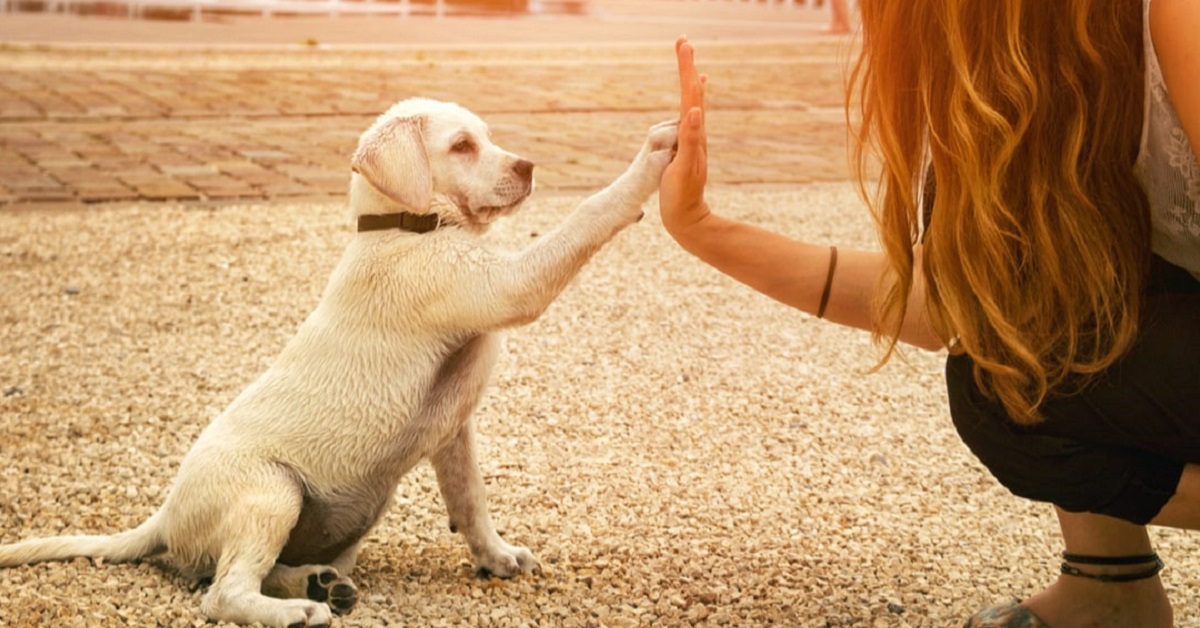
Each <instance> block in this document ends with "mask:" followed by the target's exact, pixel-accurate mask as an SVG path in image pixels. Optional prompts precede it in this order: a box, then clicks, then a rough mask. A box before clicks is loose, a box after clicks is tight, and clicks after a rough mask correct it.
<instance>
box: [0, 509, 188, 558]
mask: <svg viewBox="0 0 1200 628" xmlns="http://www.w3.org/2000/svg"><path fill="white" fill-rule="evenodd" d="M161 516H162V513H161V511H160V512H156V513H154V514H153V515H151V516H150V518H149V519H147V520H146V521H145V522H143V523H142V525H140V526H138V527H136V528H134V529H132V530H126V531H125V532H120V533H118V534H112V535H86V536H55V537H50V538H45V539H28V540H25V541H20V542H17V543H13V544H12V545H0V567H15V566H17V565H27V564H29V563H41V562H46V561H51V560H67V559H70V558H76V557H79V556H87V557H90V558H103V559H104V560H107V561H111V562H115V563H120V562H128V561H131V560H136V559H138V558H144V557H146V556H152V555H154V554H158V553H161V552H163V551H164V550H165V549H166V543H164V542H163V538H162V532H161V526H160V525H159V521H160V519H161Z"/></svg>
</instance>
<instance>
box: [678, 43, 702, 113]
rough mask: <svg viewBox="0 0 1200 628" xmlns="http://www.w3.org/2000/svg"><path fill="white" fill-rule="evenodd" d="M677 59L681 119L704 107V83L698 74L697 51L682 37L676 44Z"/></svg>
mask: <svg viewBox="0 0 1200 628" xmlns="http://www.w3.org/2000/svg"><path fill="white" fill-rule="evenodd" d="M675 57H676V60H677V62H678V64H679V119H680V120H683V119H684V116H686V115H687V112H688V111H689V110H691V109H692V108H694V107H701V108H703V107H704V81H703V79H702V78H701V77H700V76H699V75H698V74H697V73H696V49H695V48H694V47H693V46H692V44H691V43H690V42H689V41H688V40H687V37H680V38H679V39H678V40H676V42H675Z"/></svg>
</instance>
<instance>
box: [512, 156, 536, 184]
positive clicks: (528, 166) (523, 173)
mask: <svg viewBox="0 0 1200 628" xmlns="http://www.w3.org/2000/svg"><path fill="white" fill-rule="evenodd" d="M512 170H513V174H515V175H517V176H518V177H521V178H522V179H524V180H526V181H528V180H529V179H531V178H532V177H533V162H532V161H528V160H525V159H518V160H517V162H516V163H515V164H513V167H512Z"/></svg>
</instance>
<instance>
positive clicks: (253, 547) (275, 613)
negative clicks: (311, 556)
mask: <svg viewBox="0 0 1200 628" xmlns="http://www.w3.org/2000/svg"><path fill="white" fill-rule="evenodd" d="M271 475H274V474H271ZM257 480H258V481H256V482H255V483H254V484H253V485H249V486H245V487H242V488H243V489H244V490H243V491H242V492H240V493H239V494H238V495H237V497H236V498H235V499H234V500H233V501H232V503H230V504H228V507H227V509H226V512H228V513H229V515H228V516H227V517H226V518H225V519H224V520H222V522H221V527H222V530H221V534H222V537H223V542H222V545H221V555H220V557H219V558H218V559H217V569H216V575H215V576H214V577H213V583H212V586H211V587H209V589H208V592H207V593H205V595H204V599H203V601H202V602H201V610H202V611H203V612H204V614H205V615H207V616H208V617H209V618H210V619H214V620H217V621H229V622H233V623H237V624H253V623H255V622H258V623H260V624H262V625H263V626H269V627H272V628H304V627H315V626H328V625H329V624H330V622H331V621H332V614H331V612H330V610H329V606H327V605H326V604H324V603H322V602H316V601H313V600H309V599H288V600H281V599H276V598H272V597H268V596H266V595H263V593H262V587H263V580H264V578H266V576H267V575H268V574H269V573H270V572H271V568H272V566H273V565H274V564H275V560H276V559H277V558H278V557H279V553H280V552H281V551H282V550H283V547H284V545H285V544H286V543H287V540H288V536H289V535H290V534H291V531H292V528H293V527H294V526H295V525H296V520H297V519H298V517H299V516H300V508H301V506H302V504H303V497H302V493H301V488H300V486H299V482H298V480H296V479H295V478H294V477H290V476H289V474H287V473H286V472H285V471H283V470H282V469H279V470H278V471H277V475H276V476H275V477H271V478H263V477H260V478H257Z"/></svg>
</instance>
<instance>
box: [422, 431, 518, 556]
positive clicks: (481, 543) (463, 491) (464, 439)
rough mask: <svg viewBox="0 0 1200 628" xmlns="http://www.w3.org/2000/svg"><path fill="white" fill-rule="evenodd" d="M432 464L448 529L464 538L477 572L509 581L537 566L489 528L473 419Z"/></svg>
mask: <svg viewBox="0 0 1200 628" xmlns="http://www.w3.org/2000/svg"><path fill="white" fill-rule="evenodd" d="M431 462H432V463H433V468H434V471H435V472H436V473H437V479H438V486H439V487H440V488H441V491H442V499H443V500H445V502H446V510H447V511H448V512H449V514H450V529H451V530H452V531H457V532H461V533H462V535H463V537H464V538H465V539H466V541H467V545H468V547H470V548H471V554H472V555H474V557H475V566H476V567H477V568H478V570H479V573H480V574H481V575H487V574H492V575H495V576H499V577H501V578H511V577H513V576H515V575H517V574H519V573H529V572H531V571H533V570H534V569H536V568H537V566H538V563H537V559H535V558H534V557H533V553H531V552H530V551H529V550H528V549H525V548H524V547H517V546H515V545H509V544H508V543H506V542H505V541H504V539H502V538H500V535H499V534H497V533H496V528H495V527H494V526H493V525H492V518H491V517H490V516H489V515H488V511H487V497H486V495H485V493H484V485H483V475H482V474H481V473H480V472H479V464H478V463H477V462H476V458H475V421H474V419H473V418H471V419H468V420H467V422H466V423H464V424H463V426H462V428H461V430H460V431H459V432H458V434H457V435H455V436H454V437H453V438H452V439H451V440H450V441H449V442H448V443H447V444H446V445H445V446H444V447H442V449H441V450H439V451H438V452H437V453H435V454H434V455H433V456H432V457H431Z"/></svg>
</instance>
